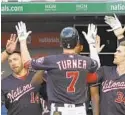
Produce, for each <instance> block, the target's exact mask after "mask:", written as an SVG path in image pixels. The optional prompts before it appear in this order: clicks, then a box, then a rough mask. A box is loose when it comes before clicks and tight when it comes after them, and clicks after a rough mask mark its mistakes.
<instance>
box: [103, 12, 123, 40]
mask: <svg viewBox="0 0 125 115" xmlns="http://www.w3.org/2000/svg"><path fill="white" fill-rule="evenodd" d="M104 20H105V23H106V24H108V25H109V26H110V27H111V29H108V30H107V31H108V32H110V31H113V32H114V34H115V36H116V37H117V38H118V39H121V38H122V37H123V34H124V32H125V27H124V28H122V25H121V22H120V21H119V19H118V18H117V16H116V15H115V14H114V17H113V16H105V18H104Z"/></svg>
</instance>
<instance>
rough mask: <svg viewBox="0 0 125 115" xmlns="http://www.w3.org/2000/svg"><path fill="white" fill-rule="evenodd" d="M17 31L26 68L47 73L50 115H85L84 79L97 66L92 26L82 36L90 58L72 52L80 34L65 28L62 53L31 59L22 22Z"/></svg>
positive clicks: (62, 37)
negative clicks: (86, 44) (87, 45)
mask: <svg viewBox="0 0 125 115" xmlns="http://www.w3.org/2000/svg"><path fill="white" fill-rule="evenodd" d="M16 29H17V34H18V38H19V41H20V48H21V54H22V58H23V60H24V63H25V64H26V66H27V65H28V66H30V67H32V68H34V69H37V70H41V69H43V70H46V71H47V94H48V100H49V102H50V103H51V115H53V114H56V113H58V114H62V115H67V114H72V115H78V114H79V115H86V107H85V102H86V99H87V94H86V93H85V92H86V90H87V83H86V76H87V73H88V72H95V71H96V70H97V68H99V67H100V60H99V57H98V53H97V51H96V48H95V40H94V39H95V38H96V34H95V33H96V31H97V30H96V27H95V25H93V24H90V25H89V28H88V33H87V34H86V36H85V38H86V39H87V41H88V43H89V48H90V49H91V50H90V57H91V58H89V57H86V56H80V55H78V54H76V53H75V47H76V45H77V43H78V42H79V35H78V32H77V30H76V29H74V28H72V27H67V28H64V29H63V30H62V31H61V34H60V37H61V43H62V47H63V54H59V55H52V56H47V57H42V58H39V59H37V60H31V58H30V55H29V52H28V49H27V44H26V39H27V36H28V35H29V34H30V33H31V32H30V31H29V32H27V31H26V26H25V23H23V22H19V23H18V26H16ZM26 66H25V67H26ZM83 88H84V89H83Z"/></svg>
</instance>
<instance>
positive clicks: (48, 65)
mask: <svg viewBox="0 0 125 115" xmlns="http://www.w3.org/2000/svg"><path fill="white" fill-rule="evenodd" d="M30 67H31V68H32V69H35V70H50V69H54V68H56V67H55V65H54V64H53V63H52V58H51V56H47V57H41V58H38V59H32V60H31V62H30Z"/></svg>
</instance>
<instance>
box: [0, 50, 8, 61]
mask: <svg viewBox="0 0 125 115" xmlns="http://www.w3.org/2000/svg"><path fill="white" fill-rule="evenodd" d="M8 56H9V55H8V53H7V52H6V50H5V51H3V52H2V54H1V63H3V62H4V61H6V60H7V58H8Z"/></svg>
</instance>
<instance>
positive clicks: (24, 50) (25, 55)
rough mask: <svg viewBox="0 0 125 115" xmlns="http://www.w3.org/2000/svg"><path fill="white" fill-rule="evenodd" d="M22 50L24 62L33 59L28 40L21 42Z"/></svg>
mask: <svg viewBox="0 0 125 115" xmlns="http://www.w3.org/2000/svg"><path fill="white" fill-rule="evenodd" d="M20 50H21V57H22V60H23V63H24V64H25V63H26V62H28V61H29V60H31V57H30V54H29V51H28V48H27V43H26V40H23V41H21V42H20Z"/></svg>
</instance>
